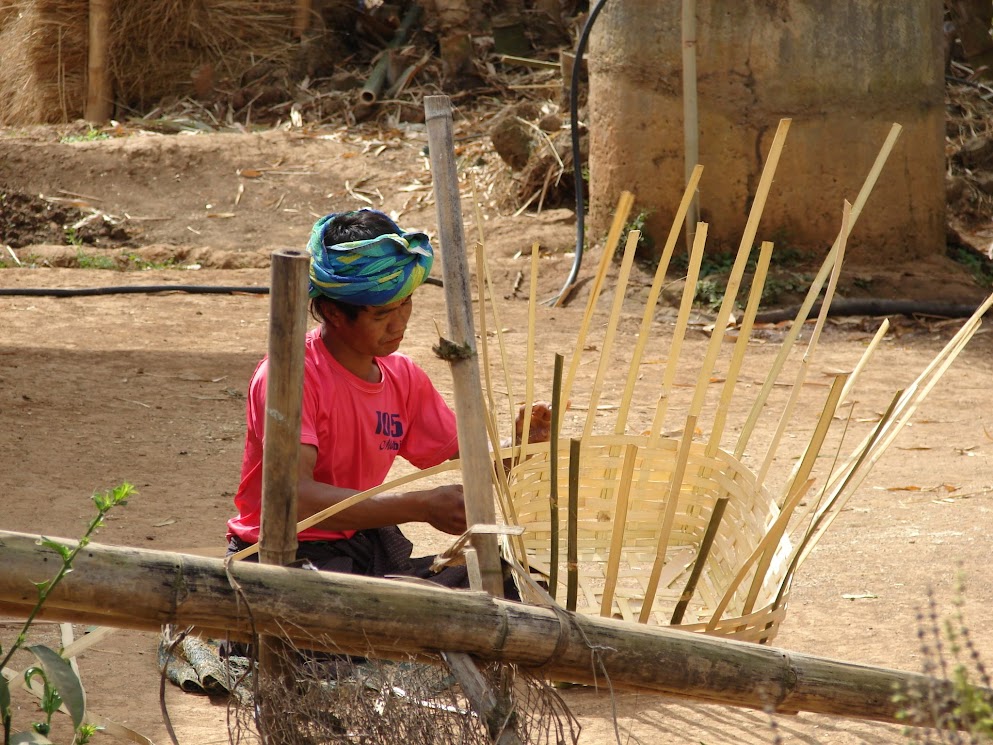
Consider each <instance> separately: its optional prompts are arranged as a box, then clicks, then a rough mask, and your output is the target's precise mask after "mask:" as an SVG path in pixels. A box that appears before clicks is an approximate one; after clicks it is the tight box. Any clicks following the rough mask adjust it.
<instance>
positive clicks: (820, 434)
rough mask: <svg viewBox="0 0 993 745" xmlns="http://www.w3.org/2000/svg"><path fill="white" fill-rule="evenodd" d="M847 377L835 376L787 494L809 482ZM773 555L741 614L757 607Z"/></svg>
mask: <svg viewBox="0 0 993 745" xmlns="http://www.w3.org/2000/svg"><path fill="white" fill-rule="evenodd" d="M847 379H848V375H847V374H841V375H836V376H835V378H834V382H833V383H832V384H831V390H830V392H829V393H828V399H827V401H826V402H825V403H824V408H823V409H821V416H820V419H818V421H817V425H816V426H815V427H814V433H813V435H811V437H810V442H809V443H807V449H806V450H805V451H804V454H803V458H801V459H800V466H799V468H798V469H797V471H796V474H794V476H793V480H792V481H790V483H789V487H788V489H787V492H786V493H787V494H790V493H792V492H793V491H794V490H796V489H798V488H799V487H800V485H802V484H805V483H807V482H808V480H809V477H810V472H811V471H812V470H813V469H814V463H815V461H816V460H817V456H818V455H819V454H820V452H821V447H822V446H823V445H824V439H825V438H826V437H827V433H828V430H829V429H830V428H831V422H832V420H833V419H834V413H835V411H836V410H837V407H838V402H839V401H840V400H841V394H842V391H843V390H844V387H845V382H846V380H847ZM772 555H773V549H772V548H770V549H769V550H767V551H766V555H765V556H763V557H762V560H761V561H760V562H759V564H758V567H757V568H756V570H755V577H753V578H752V586H751V587H750V588H749V590H748V596H747V597H746V598H745V605H744V607H743V608H742V611H741V615H743V616H747V615H748V614H749V613H751V612H752V610H753V609H754V607H755V599H756V598H757V597H758V594H759V590H760V589H761V588H762V583H763V582H764V581H765V573H766V572H767V571H768V569H769V565H770V564H771V563H772Z"/></svg>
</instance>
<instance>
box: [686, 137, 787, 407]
mask: <svg viewBox="0 0 993 745" xmlns="http://www.w3.org/2000/svg"><path fill="white" fill-rule="evenodd" d="M790 121H791V120H790V119H780V121H779V127H778V128H777V129H776V135H775V137H774V138H773V140H772V146H771V147H770V148H769V156H768V157H767V158H766V162H765V165H764V166H763V168H762V175H761V177H760V178H759V184H758V187H757V189H756V190H755V198H754V199H753V200H752V206H751V209H750V210H749V211H748V220H747V221H746V222H745V229H744V231H743V232H742V235H741V243H739V245H738V252H737V254H736V255H735V259H734V264H733V265H732V266H731V273H730V274H729V276H728V281H727V287H726V288H725V290H724V298H723V300H722V301H721V307H720V309H719V310H718V312H717V317H716V318H715V319H714V333H713V335H712V336H711V337H710V344H709V345H708V346H707V352H706V355H705V356H704V360H703V363H702V364H701V366H700V374H699V377H698V378H697V384H696V389H695V390H694V392H693V401H692V403H691V404H690V408H689V412H690V414H691V415H692V416H694V417H699V416H700V412H701V411H702V410H703V401H704V398H705V397H706V395H707V388H708V387H709V385H710V377H711V374H712V372H713V370H714V366H715V365H716V364H717V357H718V355H719V354H720V351H721V345H722V344H723V342H724V331H725V329H726V328H727V322H728V319H729V318H730V317H731V310H732V309H733V308H734V304H735V302H736V301H737V298H738V290H739V288H740V287H741V279H742V277H743V276H744V274H745V267H746V265H747V264H748V256H749V254H751V252H752V245H753V244H754V241H755V234H756V233H757V232H758V227H759V220H760V219H761V218H762V212H763V210H764V209H765V203H766V200H767V199H768V197H769V190H770V189H771V188H772V179H773V177H774V176H775V174H776V168H777V167H778V166H779V158H780V156H781V155H782V152H783V145H784V144H785V142H786V133H787V132H789V129H790Z"/></svg>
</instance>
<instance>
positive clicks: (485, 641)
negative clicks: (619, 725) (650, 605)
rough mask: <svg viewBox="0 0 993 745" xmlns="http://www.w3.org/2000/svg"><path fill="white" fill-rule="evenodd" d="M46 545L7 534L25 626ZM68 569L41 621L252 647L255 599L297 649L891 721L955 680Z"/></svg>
mask: <svg viewBox="0 0 993 745" xmlns="http://www.w3.org/2000/svg"><path fill="white" fill-rule="evenodd" d="M38 541H39V536H37V535H30V534H25V533H14V532H9V531H0V566H3V568H4V571H3V572H0V613H5V614H10V615H15V616H19V617H25V616H26V615H27V613H28V612H30V609H31V608H32V607H33V606H34V602H35V599H36V597H37V595H36V588H35V586H34V585H33V584H32V582H33V581H40V580H43V579H44V578H46V577H50V576H51V575H52V574H53V573H54V568H55V567H57V566H58V565H59V561H60V559H59V557H58V555H57V554H56V553H55V552H54V551H53V550H51V549H49V548H46V547H45V546H42V545H39V542H38ZM64 542H65V543H66V544H68V545H73V543H74V542H73V541H64ZM73 568H74V571H73V572H72V573H71V574H69V575H68V576H67V577H66V578H65V579H64V580H63V581H62V582H61V583H60V584H58V585H56V586H55V588H53V590H52V591H51V593H50V595H49V599H48V602H47V603H46V605H45V607H44V609H43V611H42V613H41V618H61V619H65V620H72V621H77V622H86V623H96V624H99V625H104V626H119V627H122V628H136V629H146V630H149V631H155V632H158V631H159V629H160V627H161V625H162V624H167V623H171V624H176V625H179V626H187V625H193V626H195V627H198V628H200V629H203V630H206V631H207V632H208V633H212V634H215V635H221V636H223V634H222V633H219V630H222V629H230V630H231V631H232V632H233V637H236V638H245V636H246V635H247V634H249V633H250V631H251V627H250V623H249V619H248V614H247V613H246V603H247V605H248V606H249V607H250V608H251V614H252V617H253V618H254V621H255V630H256V632H257V633H264V634H282V635H285V636H286V637H287V638H289V640H290V641H292V642H293V643H295V644H297V645H299V646H312V647H315V648H321V647H323V648H330V647H332V646H333V648H334V649H336V650H339V651H341V652H345V653H352V654H364V655H370V654H371V653H374V654H371V656H378V657H396V656H400V655H430V656H432V658H434V657H436V656H437V655H439V654H440V653H441V652H442V651H458V652H464V653H468V654H471V655H473V656H475V657H477V658H479V659H481V660H485V661H500V662H506V663H513V664H517V665H520V666H521V667H524V668H529V669H531V670H533V671H536V672H538V673H540V674H544V675H546V676H547V677H548V678H550V679H553V680H560V681H571V682H575V683H581V684H596V683H598V682H602V681H603V680H604V673H606V674H608V675H609V677H610V681H611V684H612V685H613V686H614V687H615V688H618V689H629V690H642V691H652V692H656V693H661V694H665V695H669V696H676V697H680V698H688V699H693V700H697V701H701V702H709V703H716V704H725V705H730V706H740V707H746V708H752V709H768V710H771V711H776V712H789V713H794V712H797V711H808V712H814V713H819V714H828V715H834V716H841V717H848V718H856V719H871V720H876V721H882V722H894V723H895V722H896V721H897V713H898V706H897V705H896V704H895V703H893V700H892V697H893V692H894V690H895V689H896V688H897V687H898V686H899V687H904V688H906V687H908V686H925V685H927V684H929V683H931V684H934V685H938V686H945V685H946V684H945V683H944V682H943V681H937V680H934V679H932V678H928V677H926V676H924V675H921V674H918V673H907V672H901V671H897V670H890V669H886V668H880V667H871V666H868V665H860V664H856V663H851V662H842V661H839V660H832V659H827V658H823V657H814V656H811V655H805V654H798V653H794V652H788V651H785V650H781V649H775V648H772V647H765V646H760V645H755V644H749V643H746V642H739V641H735V640H729V639H720V638H716V637H710V636H705V635H702V634H699V635H698V634H693V633H690V632H685V631H679V630H676V629H670V628H666V627H649V626H645V625H642V624H636V623H630V622H625V621H617V620H612V619H600V618H594V617H588V616H579V615H575V614H568V613H565V612H564V611H561V610H553V609H552V608H550V607H541V606H529V605H524V604H521V603H514V602H510V601H506V600H500V599H497V598H493V597H491V596H488V595H486V594H485V593H480V592H468V591H453V590H448V589H445V588H440V587H439V588H433V587H425V586H423V585H422V584H415V583H407V582H401V581H395V580H381V579H368V578H363V577H355V576H352V575H346V574H334V573H330V572H314V571H308V570H302V569H296V568H288V567H279V566H267V565H260V564H255V563H248V562H235V563H232V564H231V565H230V566H229V567H228V571H229V573H230V580H229V577H228V574H227V573H226V572H225V567H224V562H223V561H221V560H218V559H209V558H204V557H200V556H193V555H189V554H174V553H169V552H165V551H150V550H147V549H137V548H125V547H116V546H103V545H99V544H90V545H89V546H87V547H86V549H85V550H84V551H82V552H81V553H80V554H79V556H77V557H76V560H75V563H74V567H73ZM233 584H236V585H237V587H238V592H236V591H235V590H234V589H232V585H233ZM239 597H240V598H241V600H240V601H239ZM321 640H324V641H323V642H322V641H321ZM330 640H333V642H332V641H330ZM372 647H374V649H372ZM989 693H990V695H993V691H991V692H989ZM922 713H928V714H929V713H930V712H922ZM921 724H923V725H924V726H932V725H933V722H922V723H921Z"/></svg>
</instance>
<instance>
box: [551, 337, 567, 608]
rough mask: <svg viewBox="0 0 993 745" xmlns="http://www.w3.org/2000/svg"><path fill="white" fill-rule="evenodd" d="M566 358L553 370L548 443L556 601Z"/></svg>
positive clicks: (560, 358)
mask: <svg viewBox="0 0 993 745" xmlns="http://www.w3.org/2000/svg"><path fill="white" fill-rule="evenodd" d="M564 361H565V358H564V357H563V356H562V355H561V354H558V353H556V355H555V363H554V367H553V369H552V429H551V436H550V437H549V441H548V460H549V463H550V464H551V468H549V470H548V512H549V518H550V523H551V541H552V543H551V546H550V547H549V558H548V594H549V595H551V596H552V600H555V593H556V590H557V586H558V583H559V427H561V426H562V367H563V363H564Z"/></svg>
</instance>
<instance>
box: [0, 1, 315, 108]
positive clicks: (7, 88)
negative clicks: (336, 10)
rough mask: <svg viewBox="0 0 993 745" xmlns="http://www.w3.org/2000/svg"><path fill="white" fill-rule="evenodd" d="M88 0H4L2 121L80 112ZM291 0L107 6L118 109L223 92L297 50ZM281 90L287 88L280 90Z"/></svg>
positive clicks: (0, 25) (0, 10)
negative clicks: (252, 73)
mask: <svg viewBox="0 0 993 745" xmlns="http://www.w3.org/2000/svg"><path fill="white" fill-rule="evenodd" d="M88 12H89V11H88V3H87V1H86V0H0V65H2V68H3V70H4V74H3V76H2V78H0V123H3V124H7V125H19V124H34V123H48V124H54V123H60V122H63V123H64V122H69V121H72V120H75V119H78V118H81V117H82V115H83V105H84V102H85V98H86V89H85V84H86V66H87V45H88V38H87V34H88V18H89V15H88ZM293 14H294V3H293V1H292V0H128V2H119V3H114V4H113V9H112V16H111V28H110V39H109V49H108V64H109V68H110V71H111V78H112V82H113V88H114V92H115V99H116V101H117V103H118V105H119V106H120V107H124V108H125V109H130V110H132V111H136V112H144V111H146V110H148V109H149V108H151V107H152V106H155V105H157V104H158V103H159V102H160V101H162V100H163V99H167V98H169V97H174V98H177V99H179V98H183V97H187V96H199V97H200V98H209V97H210V96H211V94H212V93H213V92H214V91H216V90H219V89H226V90H228V91H229V92H230V91H231V90H232V89H237V88H238V87H239V86H240V85H241V84H242V82H243V81H242V78H243V76H245V75H246V73H248V72H249V71H250V70H252V69H253V68H256V69H258V68H259V66H260V65H262V64H275V65H276V66H282V67H286V66H288V65H289V64H291V62H292V61H293V59H294V55H296V54H297V53H298V50H299V48H300V47H299V43H295V42H294V41H293V39H292V33H291V32H292V27H293ZM284 95H285V91H284Z"/></svg>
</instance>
